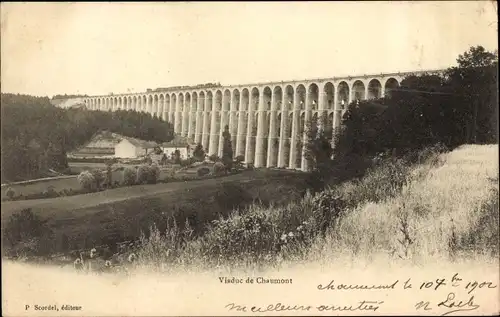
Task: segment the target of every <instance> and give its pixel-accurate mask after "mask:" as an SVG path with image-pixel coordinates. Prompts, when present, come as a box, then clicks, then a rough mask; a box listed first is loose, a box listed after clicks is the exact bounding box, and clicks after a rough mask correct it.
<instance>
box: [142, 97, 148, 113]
mask: <svg viewBox="0 0 500 317" xmlns="http://www.w3.org/2000/svg"><path fill="white" fill-rule="evenodd" d="M147 107H148V96H147V95H143V96H142V106H141V108H142V109H141V111H142V112H146V111H147V110H148V109H147Z"/></svg>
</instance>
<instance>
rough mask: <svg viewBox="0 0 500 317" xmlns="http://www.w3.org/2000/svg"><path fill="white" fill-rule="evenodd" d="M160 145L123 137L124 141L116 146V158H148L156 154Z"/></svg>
mask: <svg viewBox="0 0 500 317" xmlns="http://www.w3.org/2000/svg"><path fill="white" fill-rule="evenodd" d="M157 147H158V144H157V143H156V142H153V141H143V140H139V139H134V138H128V137H123V139H122V140H121V141H120V142H119V143H118V144H116V145H115V157H116V158H138V157H143V156H147V155H149V154H151V153H153V152H154V150H155V148H157Z"/></svg>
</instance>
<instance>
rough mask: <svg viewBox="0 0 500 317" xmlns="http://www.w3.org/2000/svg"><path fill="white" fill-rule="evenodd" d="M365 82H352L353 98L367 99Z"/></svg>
mask: <svg viewBox="0 0 500 317" xmlns="http://www.w3.org/2000/svg"><path fill="white" fill-rule="evenodd" d="M365 97H366V96H365V83H363V82H362V81H361V80H356V81H355V82H354V83H353V84H352V100H354V101H355V100H360V101H361V100H364V99H365Z"/></svg>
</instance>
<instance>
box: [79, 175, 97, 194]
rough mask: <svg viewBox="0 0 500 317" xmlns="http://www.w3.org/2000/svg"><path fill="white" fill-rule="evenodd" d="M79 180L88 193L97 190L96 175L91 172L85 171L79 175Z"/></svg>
mask: <svg viewBox="0 0 500 317" xmlns="http://www.w3.org/2000/svg"><path fill="white" fill-rule="evenodd" d="M77 179H78V182H79V183H80V186H82V188H83V189H86V190H88V191H92V190H94V189H95V184H96V181H95V178H94V175H93V174H92V173H91V172H89V171H83V172H81V173H80V175H78V178H77Z"/></svg>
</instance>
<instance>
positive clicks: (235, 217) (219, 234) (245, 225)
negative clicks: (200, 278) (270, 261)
mask: <svg viewBox="0 0 500 317" xmlns="http://www.w3.org/2000/svg"><path fill="white" fill-rule="evenodd" d="M280 236H281V230H279V227H278V225H277V223H276V222H274V221H272V219H271V217H269V216H268V215H267V214H266V213H265V212H263V210H261V209H259V208H254V209H252V210H249V211H247V212H245V213H244V214H239V213H238V212H235V213H233V214H232V215H231V216H230V217H229V218H227V219H219V220H214V221H213V223H212V226H211V227H210V229H209V231H208V232H207V233H206V234H205V236H204V240H203V242H204V243H203V250H202V254H203V256H205V257H209V258H212V259H214V260H215V259H218V258H222V259H223V260H226V261H238V260H239V259H242V258H244V257H245V256H251V257H257V256H259V255H262V254H266V253H267V254H269V253H276V252H278V251H279V245H278V243H277V242H278V241H279V238H280Z"/></svg>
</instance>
